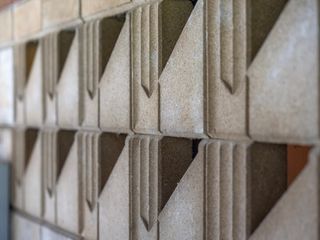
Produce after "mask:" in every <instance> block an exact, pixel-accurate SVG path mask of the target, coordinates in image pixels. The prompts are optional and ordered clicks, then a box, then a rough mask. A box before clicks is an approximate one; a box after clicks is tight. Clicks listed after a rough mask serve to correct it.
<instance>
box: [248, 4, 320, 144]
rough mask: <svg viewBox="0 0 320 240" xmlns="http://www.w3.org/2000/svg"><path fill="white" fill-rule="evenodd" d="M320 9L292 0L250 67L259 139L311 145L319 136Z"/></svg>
mask: <svg viewBox="0 0 320 240" xmlns="http://www.w3.org/2000/svg"><path fill="white" fill-rule="evenodd" d="M317 7H318V2H317V1H315V0H304V1H297V0H291V1H290V2H289V3H288V5H287V6H286V8H285V9H284V11H283V12H282V14H281V16H280V18H279V19H278V21H277V23H276V25H275V26H274V28H273V29H272V31H271V33H270V35H269V37H268V39H267V40H266V42H265V43H264V45H263V46H262V48H261V49H260V51H259V53H258V54H257V56H256V58H255V59H254V61H253V63H252V64H251V66H250V68H249V70H248V76H249V80H250V89H249V106H250V109H249V113H250V115H249V116H250V119H249V121H250V135H251V136H252V137H253V138H254V139H258V140H263V141H276V142H295V143H298V142H299V143H305V142H313V141H315V139H317V138H318V136H319V133H318V132H319V121H318V113H319V107H318V105H319V98H318V80H319V73H318V69H317V68H318V66H319V50H318V49H319V28H318V25H319V24H318V18H317Z"/></svg>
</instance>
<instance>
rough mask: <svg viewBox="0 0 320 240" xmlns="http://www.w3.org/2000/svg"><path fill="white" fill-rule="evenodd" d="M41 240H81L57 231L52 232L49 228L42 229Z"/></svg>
mask: <svg viewBox="0 0 320 240" xmlns="http://www.w3.org/2000/svg"><path fill="white" fill-rule="evenodd" d="M41 239H42V240H75V239H79V238H76V237H72V236H70V237H69V236H68V235H65V234H62V233H60V232H58V231H56V230H52V229H50V228H48V227H44V226H42V227H41Z"/></svg>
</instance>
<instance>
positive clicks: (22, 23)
mask: <svg viewBox="0 0 320 240" xmlns="http://www.w3.org/2000/svg"><path fill="white" fill-rule="evenodd" d="M13 16H14V21H13V23H14V24H13V31H14V38H15V39H16V40H18V39H22V38H26V37H30V35H32V34H35V33H37V32H39V31H40V30H41V16H42V15H41V0H27V1H22V2H19V3H16V4H15V5H14V6H13Z"/></svg>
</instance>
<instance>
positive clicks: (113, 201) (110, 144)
mask: <svg viewBox="0 0 320 240" xmlns="http://www.w3.org/2000/svg"><path fill="white" fill-rule="evenodd" d="M103 135H104V136H102V138H101V140H102V141H101V145H100V148H101V153H102V155H101V164H102V166H104V167H103V168H102V170H101V172H102V173H104V176H105V177H104V181H103V182H104V184H101V185H100V186H101V188H100V196H99V237H100V239H107V238H110V239H114V240H122V239H129V238H130V237H129V236H130V232H129V228H130V225H129V222H130V216H129V206H130V202H129V179H130V175H129V142H128V140H126V141H124V137H123V136H122V137H120V138H119V137H117V136H116V135H112V134H103Z"/></svg>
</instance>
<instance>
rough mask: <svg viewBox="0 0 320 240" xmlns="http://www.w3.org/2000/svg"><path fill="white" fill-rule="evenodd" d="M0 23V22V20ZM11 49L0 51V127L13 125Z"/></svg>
mask: <svg viewBox="0 0 320 240" xmlns="http://www.w3.org/2000/svg"><path fill="white" fill-rule="evenodd" d="M0 21H1V20H0ZM13 64H14V63H13V49H12V48H3V49H1V50H0V85H1V88H0V96H1V99H0V125H2V126H4V125H9V126H10V125H12V124H13V123H14V72H13Z"/></svg>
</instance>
